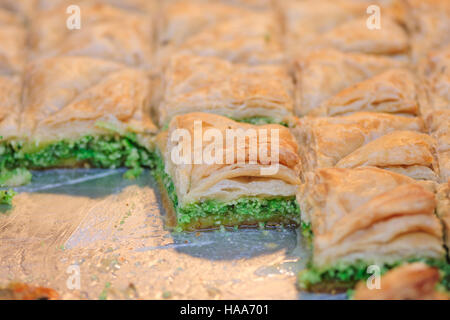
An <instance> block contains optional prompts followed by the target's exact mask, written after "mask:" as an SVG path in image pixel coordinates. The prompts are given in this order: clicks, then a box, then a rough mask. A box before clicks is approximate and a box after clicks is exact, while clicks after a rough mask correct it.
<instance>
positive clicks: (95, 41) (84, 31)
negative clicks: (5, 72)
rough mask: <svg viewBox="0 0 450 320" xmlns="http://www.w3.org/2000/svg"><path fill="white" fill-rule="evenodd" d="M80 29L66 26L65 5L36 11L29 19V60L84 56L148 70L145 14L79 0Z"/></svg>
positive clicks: (149, 45) (148, 39) (148, 23)
mask: <svg viewBox="0 0 450 320" xmlns="http://www.w3.org/2000/svg"><path fill="white" fill-rule="evenodd" d="M78 5H79V6H80V14H81V17H82V19H81V25H80V29H73V30H72V29H69V28H68V27H66V20H67V19H68V15H67V14H65V12H66V7H67V4H62V5H59V6H56V7H55V8H52V9H48V10H43V11H40V12H38V14H36V16H35V17H34V19H33V20H32V27H31V35H30V43H31V49H32V58H33V59H40V58H46V57H53V56H87V57H92V58H101V59H106V60H111V61H115V62H120V63H124V64H127V65H129V66H132V67H145V68H149V67H150V66H151V65H152V59H153V47H154V45H153V38H154V34H153V29H154V28H153V25H152V19H151V17H150V16H149V15H145V14H142V13H139V12H136V11H129V10H123V9H119V8H117V7H114V6H110V5H107V4H101V3H89V2H86V1H82V2H80V3H78Z"/></svg>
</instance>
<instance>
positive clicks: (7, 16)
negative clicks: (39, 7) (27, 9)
mask: <svg viewBox="0 0 450 320" xmlns="http://www.w3.org/2000/svg"><path fill="white" fill-rule="evenodd" d="M26 31H27V30H26V28H25V25H24V24H23V21H22V19H20V17H19V16H17V15H15V14H13V13H11V12H10V11H7V10H4V9H2V8H1V7H0V75H13V74H16V73H20V72H22V70H23V68H24V65H25V59H26V41H27V32H26Z"/></svg>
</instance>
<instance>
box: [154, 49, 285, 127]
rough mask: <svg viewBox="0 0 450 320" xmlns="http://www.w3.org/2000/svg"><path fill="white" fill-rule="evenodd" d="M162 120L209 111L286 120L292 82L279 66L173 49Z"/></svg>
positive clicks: (261, 119)
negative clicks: (236, 62)
mask: <svg viewBox="0 0 450 320" xmlns="http://www.w3.org/2000/svg"><path fill="white" fill-rule="evenodd" d="M163 80H164V95H163V100H162V102H161V104H160V106H159V110H158V112H159V114H160V124H161V126H164V125H167V123H168V122H169V121H170V119H171V118H173V117H174V116H175V115H179V114H185V113H189V112H207V113H214V114H219V115H223V116H227V117H230V118H232V119H235V120H239V121H244V122H251V123H287V122H288V121H289V119H290V117H291V115H292V110H293V97H292V96H293V84H292V80H291V78H290V77H289V74H288V73H287V71H286V70H285V68H284V67H283V66H278V65H264V66H262V65H260V66H248V65H244V64H233V63H230V62H228V61H226V60H223V59H219V58H214V57H199V56H191V55H176V56H174V57H173V58H172V59H171V63H170V65H169V67H168V69H167V70H166V72H165V75H164V79H163Z"/></svg>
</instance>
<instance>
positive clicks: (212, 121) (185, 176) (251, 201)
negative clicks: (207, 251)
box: [157, 113, 299, 229]
mask: <svg viewBox="0 0 450 320" xmlns="http://www.w3.org/2000/svg"><path fill="white" fill-rule="evenodd" d="M199 124H200V127H201V130H202V132H203V133H207V132H208V129H210V128H214V129H215V130H217V131H216V133H219V134H220V133H222V134H223V135H222V137H221V139H222V138H223V139H224V140H223V141H222V140H220V141H221V147H220V151H221V153H222V156H223V158H222V157H220V158H215V159H213V160H214V161H212V162H210V163H209V164H208V163H207V162H206V161H207V160H206V159H202V160H203V161H200V162H198V164H194V162H195V159H196V158H195V154H196V153H195V152H194V137H196V136H197V135H198V134H199V133H198V131H196V130H197V129H199V127H197V126H198V125H199ZM227 129H228V130H238V129H243V130H244V131H243V132H247V131H246V130H248V129H265V130H266V131H267V132H268V137H269V139H268V141H266V142H263V141H262V139H259V138H258V139H256V143H257V144H256V147H257V148H256V150H259V149H260V148H261V149H262V148H263V147H268V149H269V153H270V150H272V149H271V143H272V142H271V140H270V137H271V136H270V133H271V131H272V130H277V131H278V134H279V141H278V142H277V144H278V147H279V152H278V154H279V157H278V159H277V160H276V163H275V162H274V161H275V160H274V159H269V162H266V163H265V164H263V163H262V161H263V160H267V159H263V157H262V156H260V155H259V153H258V155H257V157H256V161H255V162H254V163H249V162H250V161H249V160H250V158H251V157H252V156H251V154H252V153H251V152H250V150H252V148H251V147H250V145H251V142H250V139H244V140H243V141H244V145H243V146H241V147H242V148H241V149H242V150H245V152H244V153H243V155H244V156H245V158H244V159H240V158H239V156H238V153H237V150H238V147H237V146H238V142H237V140H235V143H234V145H233V146H231V145H230V144H228V145H227V143H226V141H225V137H226V130H227ZM179 130H184V132H185V133H186V135H187V136H189V137H192V140H191V139H190V138H186V137H183V138H181V139H178V138H179V136H178V134H179V133H180V131H179ZM202 136H203V135H200V137H202ZM175 137H178V138H175ZM203 137H204V136H203ZM216 141H219V140H216ZM211 146H212V144H211V141H210V142H209V143H208V142H206V141H204V142H203V143H202V146H201V150H200V153H202V154H203V155H206V154H207V152H206V151H207V150H210V148H211ZM158 147H159V150H160V152H161V155H162V157H163V161H161V162H160V167H159V169H158V170H157V171H158V173H159V176H160V179H161V180H162V181H163V184H164V187H165V189H166V191H167V193H168V194H169V197H170V200H171V204H172V205H173V207H174V209H175V212H176V218H177V219H176V224H177V226H181V227H182V228H185V229H186V228H187V229H198V228H211V227H217V226H218V225H226V226H235V225H247V224H248V225H254V224H258V223H259V222H263V223H273V222H274V223H290V222H298V221H297V220H298V216H299V210H298V206H297V204H296V200H295V191H296V185H297V184H298V178H297V174H296V170H298V165H299V161H298V156H297V153H296V151H297V150H296V148H297V147H296V145H295V143H294V140H293V137H292V136H291V134H290V132H289V131H288V129H287V128H285V127H282V126H279V125H264V126H254V125H250V124H244V123H238V122H235V121H233V120H230V119H228V118H225V117H221V116H217V115H211V114H203V113H193V114H187V115H183V116H177V117H175V118H174V119H173V120H172V121H171V124H170V126H169V129H168V131H166V132H163V133H161V134H160V135H159V136H158ZM180 150H184V151H186V150H190V151H189V153H190V155H189V157H187V158H183V160H188V161H184V162H183V163H180V162H179V161H180V159H178V158H174V154H175V155H178V154H182V155H184V154H185V152H184V151H181V153H179V152H180ZM198 151H199V150H197V152H198ZM218 151H219V150H218V149H216V152H218ZM197 154H198V153H197ZM216 160H217V161H216ZM218 160H222V161H218ZM241 160H244V161H241ZM270 161H272V162H270ZM219 162H221V163H219ZM264 169H266V172H265V171H264Z"/></svg>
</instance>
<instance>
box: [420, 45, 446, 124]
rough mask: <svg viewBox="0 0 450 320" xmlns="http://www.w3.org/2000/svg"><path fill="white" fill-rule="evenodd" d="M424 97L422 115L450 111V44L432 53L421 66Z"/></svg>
mask: <svg viewBox="0 0 450 320" xmlns="http://www.w3.org/2000/svg"><path fill="white" fill-rule="evenodd" d="M419 74H420V76H421V80H422V86H423V95H422V99H421V109H422V110H421V111H422V114H424V115H425V116H427V115H428V114H429V113H431V112H433V111H436V110H450V44H449V45H448V46H446V47H444V48H443V49H441V50H435V51H432V52H430V53H429V54H428V55H427V57H426V59H424V60H423V61H422V63H421V64H420V66H419Z"/></svg>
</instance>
